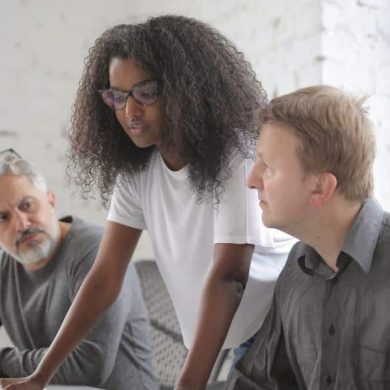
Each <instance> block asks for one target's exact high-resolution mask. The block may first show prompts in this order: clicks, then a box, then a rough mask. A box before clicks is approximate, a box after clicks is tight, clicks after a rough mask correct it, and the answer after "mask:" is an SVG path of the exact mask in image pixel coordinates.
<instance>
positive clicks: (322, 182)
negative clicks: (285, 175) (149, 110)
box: [309, 172, 337, 208]
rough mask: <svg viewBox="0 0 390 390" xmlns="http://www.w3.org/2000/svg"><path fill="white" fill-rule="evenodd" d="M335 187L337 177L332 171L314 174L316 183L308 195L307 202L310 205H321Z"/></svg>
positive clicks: (330, 195)
mask: <svg viewBox="0 0 390 390" xmlns="http://www.w3.org/2000/svg"><path fill="white" fill-rule="evenodd" d="M336 188H337V178H336V176H335V175H333V173H330V172H323V173H320V174H318V175H316V183H315V186H314V189H313V191H312V193H311V195H310V200H309V204H310V205H311V206H312V207H316V208H318V207H322V206H323V205H324V204H325V203H326V202H327V201H328V200H329V199H330V198H331V197H332V196H333V194H334V192H335V191H336Z"/></svg>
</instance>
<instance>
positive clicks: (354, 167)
mask: <svg viewBox="0 0 390 390" xmlns="http://www.w3.org/2000/svg"><path fill="white" fill-rule="evenodd" d="M363 104H364V99H357V98H355V97H353V96H350V95H348V94H346V93H344V92H342V91H340V90H338V89H336V88H332V87H329V86H313V87H308V88H304V89H300V90H298V91H296V92H293V93H291V94H288V95H284V96H281V97H279V98H276V99H274V100H272V101H271V102H270V103H269V104H268V106H267V107H266V108H265V109H264V111H263V112H262V123H263V124H262V128H261V132H260V137H259V139H258V144H257V157H256V164H255V166H254V168H253V169H252V171H251V173H250V175H249V177H248V185H249V186H250V187H252V188H255V189H257V190H258V194H259V205H260V208H261V209H262V219H263V222H264V224H265V225H266V226H268V227H272V228H277V229H280V230H283V231H285V232H287V233H289V234H291V235H293V236H295V237H297V238H298V239H300V240H301V241H300V242H298V243H297V244H296V245H295V246H294V248H293V249H292V251H291V253H290V255H289V258H288V261H287V263H286V266H285V268H284V270H283V271H282V273H281V275H280V277H279V279H278V282H277V286H276V289H275V293H274V300H273V308H272V310H271V312H270V314H269V316H268V317H267V319H266V321H265V323H264V326H263V327H262V329H261V330H260V332H259V333H258V335H257V338H256V341H255V343H254V345H253V346H252V348H251V350H250V351H249V353H248V354H247V356H246V357H244V358H243V359H242V360H241V361H239V362H238V365H237V368H236V370H235V373H234V375H233V377H232V378H231V379H232V380H231V381H230V382H229V384H228V385H227V388H228V389H235V390H237V389H248V390H250V389H300V390H305V389H344V390H346V389H365V390H366V389H376V390H381V389H389V388H390V359H389V356H390V355H389V354H390V315H389V312H390V282H389V280H390V261H389V258H390V215H389V213H387V212H384V211H383V209H382V207H381V206H380V204H379V203H378V202H377V201H376V200H375V199H374V198H373V162H374V157H375V141H374V132H373V128H372V124H371V122H370V120H369V119H368V117H367V111H366V109H365V108H364V106H363Z"/></svg>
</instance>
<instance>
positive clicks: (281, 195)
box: [247, 122, 314, 235]
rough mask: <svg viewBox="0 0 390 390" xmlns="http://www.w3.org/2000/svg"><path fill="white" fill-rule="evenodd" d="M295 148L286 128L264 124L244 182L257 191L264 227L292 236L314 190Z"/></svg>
mask: <svg viewBox="0 0 390 390" xmlns="http://www.w3.org/2000/svg"><path fill="white" fill-rule="evenodd" d="M298 145H299V141H298V139H297V138H296V136H295V135H294V133H293V132H292V131H291V130H290V129H289V128H288V127H287V126H286V125H284V124H281V123H277V122H266V123H265V124H264V125H263V126H262V128H261V132H260V136H259V139H258V142H257V147H256V163H255V165H254V166H253V168H252V171H251V172H250V174H249V176H248V181H247V182H248V186H249V187H250V188H255V189H257V190H258V193H259V201H260V202H259V205H260V207H261V209H262V219H263V223H264V225H266V226H268V227H272V228H277V229H280V230H283V231H285V232H287V233H290V234H293V235H294V233H297V232H299V230H300V226H302V224H304V222H305V217H306V216H307V213H308V211H309V199H310V195H311V193H312V191H313V186H314V180H313V177H312V175H310V174H307V173H305V171H304V169H303V167H302V164H301V162H300V160H299V158H298V156H297V153H296V150H297V146H298Z"/></svg>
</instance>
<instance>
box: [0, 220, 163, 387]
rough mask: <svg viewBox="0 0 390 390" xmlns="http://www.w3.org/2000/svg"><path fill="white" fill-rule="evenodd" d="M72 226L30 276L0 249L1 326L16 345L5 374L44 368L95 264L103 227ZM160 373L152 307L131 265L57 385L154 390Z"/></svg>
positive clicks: (0, 353) (7, 351)
mask: <svg viewBox="0 0 390 390" xmlns="http://www.w3.org/2000/svg"><path fill="white" fill-rule="evenodd" d="M65 221H66V222H72V226H71V229H70V231H69V233H68V234H67V236H66V237H65V239H64V240H63V242H62V243H61V245H60V247H59V249H58V251H57V253H56V256H55V257H54V258H53V259H52V260H51V261H50V262H49V263H48V264H47V265H46V266H45V267H44V268H41V269H39V270H37V271H34V272H27V271H26V270H25V269H24V268H23V266H21V265H20V264H19V263H17V262H16V261H15V260H14V259H12V258H10V256H9V255H7V254H6V253H4V252H3V251H0V323H2V324H3V325H4V327H5V329H6V331H7V333H8V334H9V336H10V339H11V340H12V342H13V343H14V345H15V348H3V349H1V350H0V375H2V376H8V377H20V376H26V375H28V374H30V373H31V372H32V371H33V370H34V369H35V368H36V367H37V365H38V363H39V362H40V360H41V359H42V357H43V354H44V353H45V351H46V349H47V347H48V346H49V345H50V343H51V341H52V340H53V338H54V336H55V335H56V333H57V331H58V329H59V327H60V325H61V323H62V320H63V319H64V317H65V315H66V313H67V311H68V309H69V307H70V305H71V303H72V301H73V299H74V297H75V295H76V293H77V291H78V289H79V287H80V285H81V283H82V281H83V280H84V277H85V276H86V274H87V273H88V271H89V269H90V267H91V266H92V263H93V261H94V259H95V256H96V253H97V249H98V245H99V242H100V239H101V234H102V229H101V228H99V227H96V226H93V225H89V224H86V223H85V222H83V221H81V220H80V219H77V218H73V221H72V218H67V219H66V220H65ZM113 261H115V258H114V257H113ZM152 372H153V370H152V351H151V346H150V337H149V324H148V320H147V312H146V307H145V304H144V302H143V299H142V295H141V289H140V285H139V280H138V277H137V274H136V271H135V269H134V266H130V267H129V269H128V271H127V273H126V276H125V278H124V284H123V288H122V291H121V293H120V296H119V297H118V299H117V301H116V302H115V303H114V304H113V305H112V306H111V307H110V308H109V309H108V310H107V312H106V313H105V314H104V315H103V316H102V317H101V319H100V320H99V321H98V323H97V325H96V326H95V327H94V329H93V330H92V331H91V333H90V334H89V335H88V337H87V338H86V339H85V340H83V341H82V342H81V343H80V344H79V346H78V347H77V348H76V349H75V351H73V352H72V353H71V355H70V356H69V357H68V358H67V359H66V360H65V362H64V363H63V365H62V366H61V367H60V368H59V370H58V371H57V373H56V374H55V376H54V377H53V379H52V381H51V383H57V384H78V385H90V386H96V387H101V388H105V389H109V390H129V389H134V390H140V389H148V390H151V389H156V388H157V385H156V382H155V380H154V378H153V373H152Z"/></svg>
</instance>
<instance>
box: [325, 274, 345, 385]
mask: <svg viewBox="0 0 390 390" xmlns="http://www.w3.org/2000/svg"><path fill="white" fill-rule="evenodd" d="M325 283H326V284H325V294H324V299H323V310H322V315H323V318H322V356H321V375H320V389H321V390H330V389H335V388H336V387H335V385H336V373H337V372H336V370H337V362H338V359H339V356H338V353H339V346H340V318H341V315H342V313H341V312H340V309H339V304H338V300H337V294H336V289H335V284H336V283H337V278H336V279H328V280H326V282H325Z"/></svg>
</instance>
